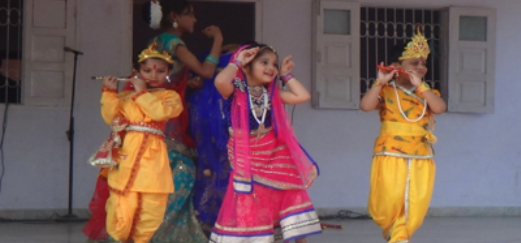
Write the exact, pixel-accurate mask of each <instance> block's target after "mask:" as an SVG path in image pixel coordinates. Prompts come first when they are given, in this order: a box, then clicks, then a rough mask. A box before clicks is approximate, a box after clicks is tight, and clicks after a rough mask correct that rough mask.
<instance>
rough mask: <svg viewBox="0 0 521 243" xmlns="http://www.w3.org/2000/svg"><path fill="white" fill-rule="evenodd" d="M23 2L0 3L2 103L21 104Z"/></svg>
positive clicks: (17, 0)
mask: <svg viewBox="0 0 521 243" xmlns="http://www.w3.org/2000/svg"><path fill="white" fill-rule="evenodd" d="M22 11H23V0H7V1H1V3H0V103H6V102H8V103H15V104H19V103H20V102H21V82H22V26H23V22H22V20H23V12H22Z"/></svg>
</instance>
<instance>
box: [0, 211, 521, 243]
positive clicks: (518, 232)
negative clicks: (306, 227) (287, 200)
mask: <svg viewBox="0 0 521 243" xmlns="http://www.w3.org/2000/svg"><path fill="white" fill-rule="evenodd" d="M327 223H332V224H342V225H343V226H344V229H342V230H336V229H327V230H325V231H324V233H323V234H321V235H317V236H313V237H311V238H310V239H309V242H310V243H344V242H347V243H350V242H353V243H355V242H356V243H379V242H380V243H384V242H385V241H384V240H383V239H381V237H380V229H379V228H378V227H376V226H375V225H374V224H373V222H372V221H370V220H344V221H328V222H327ZM82 227H83V223H70V224H67V223H46V224H44V223H0V243H85V241H86V239H85V236H83V234H82V232H81V229H82ZM411 242H413V243H442V242H443V243H521V218H519V217H518V218H514V217H510V218H507V217H505V218H493V217H488V218H427V219H426V220H425V223H424V225H423V226H422V228H420V229H419V230H418V232H417V233H416V234H415V235H414V237H413V238H412V241H411Z"/></svg>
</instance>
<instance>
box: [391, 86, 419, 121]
mask: <svg viewBox="0 0 521 243" xmlns="http://www.w3.org/2000/svg"><path fill="white" fill-rule="evenodd" d="M392 84H393V88H394V94H395V95H396V101H397V102H398V109H399V110H400V113H401V114H402V117H403V118H405V120H406V121H408V122H418V121H420V120H421V119H422V118H423V117H424V116H425V113H426V112H427V100H425V99H424V100H423V112H422V114H421V116H420V117H418V118H417V119H409V117H407V115H405V112H403V110H402V104H401V102H400V97H399V96H398V91H397V90H396V83H395V82H392Z"/></svg>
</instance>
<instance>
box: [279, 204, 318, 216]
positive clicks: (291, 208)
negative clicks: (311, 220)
mask: <svg viewBox="0 0 521 243" xmlns="http://www.w3.org/2000/svg"><path fill="white" fill-rule="evenodd" d="M311 205H313V204H312V203H311V202H307V203H303V204H300V205H295V206H291V207H289V208H286V209H284V210H282V211H280V215H283V214H285V213H287V212H289V211H292V210H295V209H299V208H305V207H308V206H311Z"/></svg>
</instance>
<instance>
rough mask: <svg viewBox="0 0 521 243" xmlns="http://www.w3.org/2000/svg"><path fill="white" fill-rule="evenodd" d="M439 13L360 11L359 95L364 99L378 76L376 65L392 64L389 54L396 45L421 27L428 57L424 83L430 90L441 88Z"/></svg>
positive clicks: (423, 11) (405, 41) (436, 11)
mask: <svg viewBox="0 0 521 243" xmlns="http://www.w3.org/2000/svg"><path fill="white" fill-rule="evenodd" d="M441 19H442V16H441V11H440V10H436V9H400V8H368V7H363V8H361V11H360V54H361V55H360V80H361V83H360V94H361V96H363V95H364V94H365V93H366V92H367V90H368V89H369V88H370V87H371V84H372V83H373V82H374V80H375V79H376V77H377V70H376V65H377V64H379V63H381V62H384V63H385V64H386V65H389V64H391V63H392V62H395V61H396V60H390V59H391V57H389V53H390V52H391V50H392V48H395V46H397V45H398V46H400V44H401V45H403V44H404V43H408V42H409V41H410V40H411V39H412V37H413V35H414V34H415V32H416V30H415V29H416V26H421V28H422V29H421V30H422V32H423V35H424V36H425V38H426V39H427V41H428V42H429V46H430V49H431V54H430V55H429V58H428V59H427V68H428V70H429V71H428V72H427V75H426V76H425V81H426V82H427V83H428V84H429V85H430V86H431V87H433V88H435V89H438V90H441V87H440V84H441V82H440V79H441V72H440V64H441V55H440V51H439V50H440V39H441V38H440V27H441Z"/></svg>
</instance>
